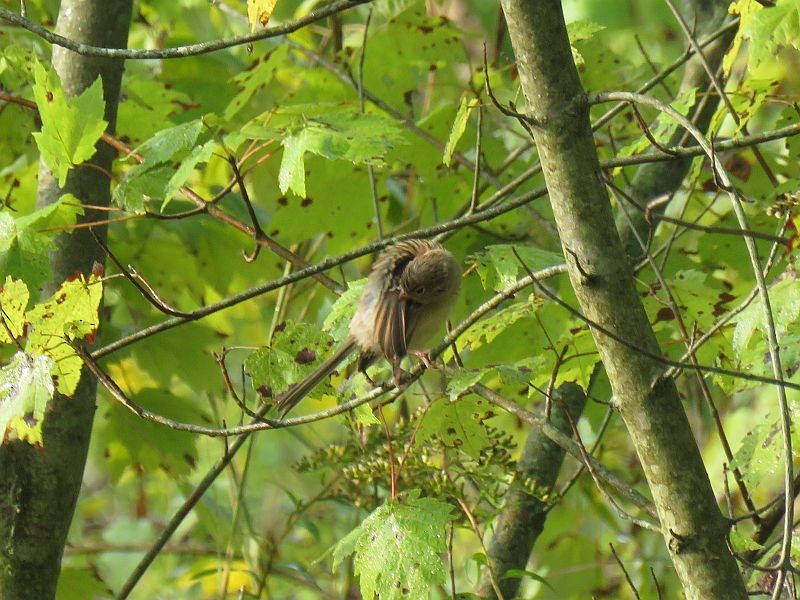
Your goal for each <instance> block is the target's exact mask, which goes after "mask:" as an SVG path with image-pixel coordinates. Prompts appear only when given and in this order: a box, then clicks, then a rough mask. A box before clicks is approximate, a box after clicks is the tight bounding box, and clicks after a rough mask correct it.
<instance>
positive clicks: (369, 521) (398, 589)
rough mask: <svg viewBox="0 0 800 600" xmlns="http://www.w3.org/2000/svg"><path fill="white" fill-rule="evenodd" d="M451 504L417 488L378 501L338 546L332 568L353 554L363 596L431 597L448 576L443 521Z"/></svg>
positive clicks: (369, 598) (387, 599)
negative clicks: (431, 591) (374, 508)
mask: <svg viewBox="0 0 800 600" xmlns="http://www.w3.org/2000/svg"><path fill="white" fill-rule="evenodd" d="M451 513H452V507H451V506H450V505H449V504H445V503H443V502H440V501H438V500H434V499H433V498H420V494H419V491H418V490H412V491H410V492H408V493H406V494H405V495H404V496H402V497H400V498H397V499H395V500H390V501H389V502H387V503H386V504H384V505H382V506H379V507H378V508H377V509H376V510H375V511H374V512H373V513H372V514H371V515H369V516H368V517H367V518H366V519H364V521H362V522H361V524H360V525H359V526H358V527H357V528H356V529H354V530H353V531H352V532H351V533H349V534H348V535H347V536H345V538H344V539H342V540H341V541H340V542H339V543H338V544H337V545H336V547H335V548H334V551H333V568H334V569H336V568H337V567H338V566H339V564H341V562H342V560H344V558H346V557H347V556H349V555H350V554H355V558H354V561H353V568H354V570H355V573H356V574H357V575H358V577H359V583H360V586H361V595H362V596H363V597H364V598H365V600H372V599H373V598H375V597H376V596H379V597H380V598H382V599H385V600H392V599H396V600H400V599H404V598H406V599H422V598H428V593H429V591H430V589H431V588H432V587H434V586H436V585H438V584H439V583H442V582H444V565H443V564H442V559H441V557H440V556H439V555H440V554H441V553H442V552H444V551H445V547H446V545H445V526H446V525H447V524H448V523H449V522H450V521H451V520H452V518H453V516H452V514H451Z"/></svg>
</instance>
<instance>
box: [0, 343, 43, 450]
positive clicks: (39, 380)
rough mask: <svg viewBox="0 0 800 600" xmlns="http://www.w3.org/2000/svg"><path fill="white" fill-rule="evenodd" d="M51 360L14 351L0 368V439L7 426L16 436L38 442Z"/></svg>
mask: <svg viewBox="0 0 800 600" xmlns="http://www.w3.org/2000/svg"><path fill="white" fill-rule="evenodd" d="M53 367H54V361H53V359H52V358H50V357H49V356H36V357H34V356H30V355H28V354H26V353H24V352H17V353H16V354H14V356H13V357H12V359H11V362H9V364H7V365H6V366H4V367H3V368H2V369H0V443H2V441H1V440H2V436H4V435H5V434H6V430H7V429H8V428H9V427H11V429H12V430H14V432H15V433H16V436H17V437H18V438H20V439H26V440H27V441H28V442H29V443H31V444H39V445H41V443H42V419H43V418H44V411H45V408H46V407H47V403H48V402H49V401H50V398H52V397H53V393H54V392H55V388H54V386H53V378H52V377H51V373H52V371H53Z"/></svg>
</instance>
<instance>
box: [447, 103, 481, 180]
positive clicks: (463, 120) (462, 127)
mask: <svg viewBox="0 0 800 600" xmlns="http://www.w3.org/2000/svg"><path fill="white" fill-rule="evenodd" d="M476 106H478V99H477V98H467V96H461V102H460V104H459V105H458V111H457V112H456V118H455V120H454V121H453V129H451V130H450V137H448V138H447V143H446V144H445V146H444V156H443V157H442V162H443V163H444V164H445V165H446V166H448V167H449V166H450V161H451V160H452V159H453V152H455V150H456V145H458V141H459V140H460V139H461V136H462V135H464V131H466V129H467V121H469V117H470V115H471V114H472V111H473V110H474V109H475V107H476Z"/></svg>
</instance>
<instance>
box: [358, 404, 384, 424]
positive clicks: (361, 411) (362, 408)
mask: <svg viewBox="0 0 800 600" xmlns="http://www.w3.org/2000/svg"><path fill="white" fill-rule="evenodd" d="M353 420H354V421H355V422H356V423H358V424H359V425H367V426H371V425H380V424H381V421H380V419H378V417H376V416H375V413H374V412H372V409H371V408H370V407H369V403H367V404H360V405H359V406H356V407H355V408H354V409H353Z"/></svg>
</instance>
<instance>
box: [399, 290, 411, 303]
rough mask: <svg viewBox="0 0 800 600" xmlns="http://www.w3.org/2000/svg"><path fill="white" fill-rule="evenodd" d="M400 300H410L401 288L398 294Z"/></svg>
mask: <svg viewBox="0 0 800 600" xmlns="http://www.w3.org/2000/svg"><path fill="white" fill-rule="evenodd" d="M397 300H398V302H408V300H409V296H408V294H406V293H405V292H404V291H403V290H400V293H399V294H397Z"/></svg>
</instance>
